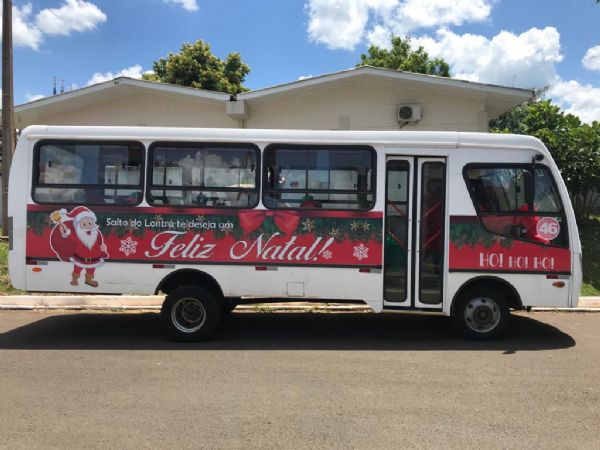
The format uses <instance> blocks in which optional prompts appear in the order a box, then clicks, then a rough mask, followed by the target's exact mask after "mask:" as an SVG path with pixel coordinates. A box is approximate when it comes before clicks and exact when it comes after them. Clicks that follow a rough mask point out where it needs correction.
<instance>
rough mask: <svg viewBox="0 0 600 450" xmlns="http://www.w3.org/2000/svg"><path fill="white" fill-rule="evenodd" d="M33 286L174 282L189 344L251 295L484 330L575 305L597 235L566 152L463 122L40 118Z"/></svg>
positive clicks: (171, 296) (175, 331)
mask: <svg viewBox="0 0 600 450" xmlns="http://www.w3.org/2000/svg"><path fill="white" fill-rule="evenodd" d="M8 208H9V209H8V211H9V216H10V219H9V220H10V224H11V228H10V230H9V235H10V244H9V247H10V251H9V271H10V278H11V281H12V284H13V285H14V287H15V288H17V289H23V290H26V291H34V292H67V293H78V294H83V293H86V294H101V293H102V294H125V293H136V294H157V293H163V294H165V300H164V302H163V304H162V309H161V317H162V322H163V323H164V327H165V329H166V331H167V332H168V333H169V334H170V335H171V336H172V337H174V338H175V339H178V340H202V339H205V338H208V337H209V336H210V335H211V333H213V331H214V330H215V329H216V328H217V326H218V325H219V323H220V322H221V320H222V319H223V318H224V316H225V315H226V314H228V313H229V312H230V311H231V310H232V308H234V307H235V305H236V304H239V302H241V301H244V302H252V301H259V300H260V301H268V300H273V299H278V300H279V301H282V300H284V301H308V300H311V301H328V302H329V301H335V302H364V303H365V304H367V305H368V306H370V307H371V308H372V309H373V311H374V312H413V313H414V312H418V313H429V314H438V315H445V316H449V317H450V318H451V321H452V323H453V324H454V326H455V327H456V329H457V330H458V331H459V332H460V333H462V334H463V335H464V336H466V337H469V338H473V339H480V340H484V339H491V338H494V337H497V336H499V335H501V334H502V333H504V332H505V331H506V330H507V328H508V326H509V322H510V311H511V310H521V309H529V308H531V307H540V306H545V307H576V306H577V303H578V300H579V290H580V287H581V282H582V277H581V245H580V241H579V235H578V231H577V224H576V222H575V216H574V213H573V208H572V206H571V203H570V201H569V196H568V193H567V190H566V188H565V184H564V182H563V180H562V179H561V176H560V173H559V170H558V169H557V167H556V164H555V163H554V161H553V159H552V157H551V155H550V153H549V152H548V150H547V149H546V148H545V147H544V145H543V144H542V143H541V142H540V141H539V140H537V139H535V138H533V137H528V136H516V135H501V134H487V133H463V132H407V131H310V130H258V129H192V128H159V127H70V126H68V127H65V126H32V127H29V128H27V129H25V130H24V131H23V132H22V134H21V137H20V139H19V142H18V145H17V148H16V152H15V155H14V159H13V163H12V167H11V173H10V185H9V203H8Z"/></svg>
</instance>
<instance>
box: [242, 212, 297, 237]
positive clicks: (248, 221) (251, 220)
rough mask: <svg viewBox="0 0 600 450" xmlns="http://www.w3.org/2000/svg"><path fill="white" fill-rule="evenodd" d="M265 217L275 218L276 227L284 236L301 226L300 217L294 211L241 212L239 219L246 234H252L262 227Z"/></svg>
mask: <svg viewBox="0 0 600 450" xmlns="http://www.w3.org/2000/svg"><path fill="white" fill-rule="evenodd" d="M265 217H273V220H274V221H275V225H276V226H277V228H279V230H280V231H282V232H283V234H286V235H287V234H291V233H293V232H294V231H295V230H296V228H298V225H300V215H299V214H298V213H296V212H293V211H264V210H252V211H240V212H239V214H238V219H239V221H240V226H241V227H242V230H244V233H245V234H249V233H252V232H253V231H254V230H257V229H258V227H260V226H261V225H262V223H263V222H264V220H265Z"/></svg>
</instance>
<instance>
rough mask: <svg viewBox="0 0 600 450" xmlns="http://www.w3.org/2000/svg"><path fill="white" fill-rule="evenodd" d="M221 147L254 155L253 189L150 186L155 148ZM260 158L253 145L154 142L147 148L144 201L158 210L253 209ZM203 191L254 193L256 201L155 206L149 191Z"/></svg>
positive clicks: (260, 167) (257, 190)
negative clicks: (227, 203) (216, 204)
mask: <svg viewBox="0 0 600 450" xmlns="http://www.w3.org/2000/svg"><path fill="white" fill-rule="evenodd" d="M211 146H212V147H221V148H232V149H245V150H252V151H254V153H255V155H256V173H255V174H254V188H252V189H250V188H227V187H212V186H210V187H201V186H159V185H154V184H152V179H153V177H152V173H153V170H154V150H155V149H156V148H157V147H176V148H183V149H200V150H203V149H204V148H205V147H211ZM261 164H262V158H261V151H260V148H259V147H258V146H257V145H256V144H254V143H250V142H248V143H238V142H205V141H197V142H194V141H185V142H182V141H155V142H152V143H151V144H150V145H149V146H148V164H146V180H147V182H146V185H145V187H146V194H145V196H144V199H145V200H146V203H148V205H149V206H152V207H155V208H160V207H167V208H184V209H185V208H198V209H254V208H256V207H257V206H258V204H259V202H260V180H261V169H262V165H261ZM153 190H161V191H184V192H187V191H204V192H248V193H252V192H254V193H256V200H255V203H254V205H253V206H207V205H202V206H199V205H177V204H173V205H171V204H169V205H165V204H160V205H159V204H156V203H153V202H152V201H151V200H152V198H151V197H152V194H151V191H153Z"/></svg>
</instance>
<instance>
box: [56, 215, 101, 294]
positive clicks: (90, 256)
mask: <svg viewBox="0 0 600 450" xmlns="http://www.w3.org/2000/svg"><path fill="white" fill-rule="evenodd" d="M50 217H51V218H52V221H53V222H54V223H55V226H54V228H53V229H52V231H51V232H50V246H51V247H52V250H53V251H54V253H56V256H58V258H59V259H60V260H61V261H65V262H71V263H73V273H72V278H71V285H73V286H77V285H79V277H80V275H81V272H82V271H83V270H85V284H87V285H88V286H92V287H98V282H97V281H96V280H94V273H95V271H96V268H97V267H100V266H101V265H102V264H104V262H105V258H108V253H107V252H106V245H105V244H104V238H103V237H102V233H101V232H100V230H99V229H98V225H97V224H96V215H95V214H94V212H93V211H91V210H90V209H89V208H86V207H85V206H77V207H75V208H73V209H72V210H71V211H69V212H67V210H66V209H61V210H59V211H54V212H53V213H52V214H50Z"/></svg>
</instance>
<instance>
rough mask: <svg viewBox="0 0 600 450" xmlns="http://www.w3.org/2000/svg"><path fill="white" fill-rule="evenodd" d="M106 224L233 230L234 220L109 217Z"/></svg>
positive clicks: (110, 225)
mask: <svg viewBox="0 0 600 450" xmlns="http://www.w3.org/2000/svg"><path fill="white" fill-rule="evenodd" d="M106 226H108V227H130V226H131V227H138V228H141V227H145V228H185V229H199V230H216V229H217V228H218V229H220V230H231V229H233V222H229V221H227V222H218V223H217V222H210V221H199V220H164V219H162V218H154V219H148V218H144V219H143V220H142V219H136V218H133V219H131V220H127V219H121V218H120V217H116V218H113V217H107V218H106Z"/></svg>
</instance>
